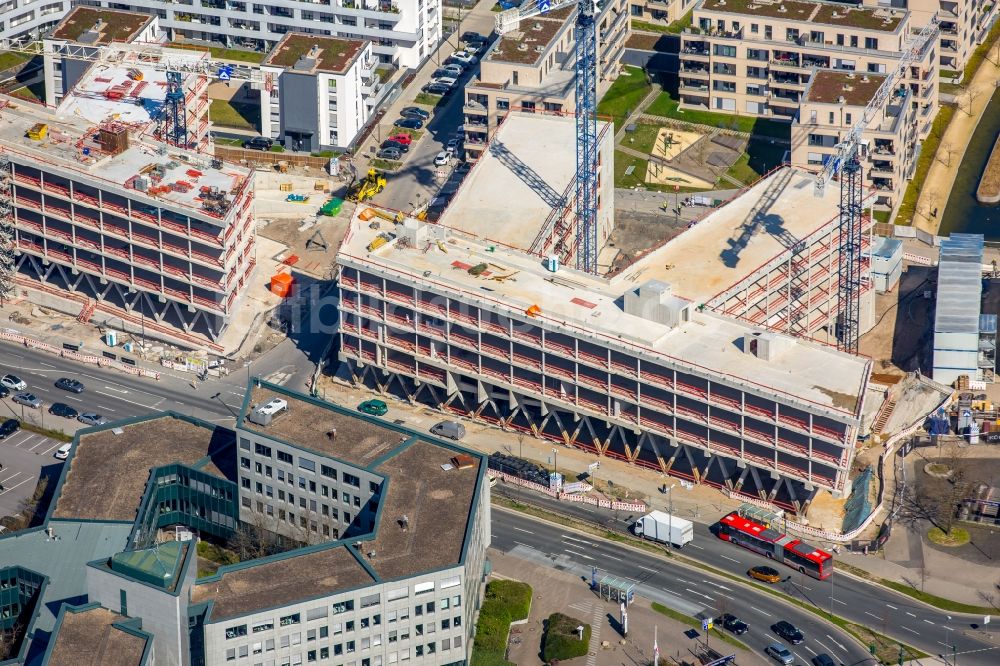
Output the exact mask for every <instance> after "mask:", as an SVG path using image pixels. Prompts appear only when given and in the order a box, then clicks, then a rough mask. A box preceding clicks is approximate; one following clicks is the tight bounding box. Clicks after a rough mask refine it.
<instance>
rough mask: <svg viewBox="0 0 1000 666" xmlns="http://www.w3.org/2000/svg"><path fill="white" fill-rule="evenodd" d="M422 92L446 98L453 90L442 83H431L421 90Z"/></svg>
mask: <svg viewBox="0 0 1000 666" xmlns="http://www.w3.org/2000/svg"><path fill="white" fill-rule="evenodd" d="M421 90H423V92H425V93H427V94H428V95H441V96H442V97H446V96H448V95H450V94H451V91H452V90H453V88H452V87H451V86H446V85H444V84H442V83H429V84H427V85H426V86H424V87H423V88H421Z"/></svg>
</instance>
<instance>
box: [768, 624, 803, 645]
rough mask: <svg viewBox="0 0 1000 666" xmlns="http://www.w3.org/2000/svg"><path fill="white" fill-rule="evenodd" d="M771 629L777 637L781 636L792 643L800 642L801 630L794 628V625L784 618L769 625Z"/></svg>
mask: <svg viewBox="0 0 1000 666" xmlns="http://www.w3.org/2000/svg"><path fill="white" fill-rule="evenodd" d="M771 631H773V632H774V633H775V634H776V635H777V636H778V637H779V638H783V639H785V640H786V641H788V642H789V643H791V644H792V645H798V644H799V643H801V642H802V638H803V637H802V632H801V631H799V630H798V629H796V628H795V625H794V624H792V623H791V622H786V621H785V620H779V621H778V622H775V623H774V624H772V625H771Z"/></svg>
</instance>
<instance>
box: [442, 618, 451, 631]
mask: <svg viewBox="0 0 1000 666" xmlns="http://www.w3.org/2000/svg"><path fill="white" fill-rule="evenodd" d="M446 629H451V619H450V618H447V617H446V618H445V619H443V620H441V631H444V630H446Z"/></svg>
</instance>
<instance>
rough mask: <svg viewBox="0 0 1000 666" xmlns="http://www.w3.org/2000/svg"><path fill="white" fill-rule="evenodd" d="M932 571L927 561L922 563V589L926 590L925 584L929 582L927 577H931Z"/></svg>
mask: <svg viewBox="0 0 1000 666" xmlns="http://www.w3.org/2000/svg"><path fill="white" fill-rule="evenodd" d="M930 574H931V572H930V571H929V570H928V569H927V564H926V563H925V562H921V563H920V591H921V592H923V591H924V585H925V584H926V583H927V578H928V577H930Z"/></svg>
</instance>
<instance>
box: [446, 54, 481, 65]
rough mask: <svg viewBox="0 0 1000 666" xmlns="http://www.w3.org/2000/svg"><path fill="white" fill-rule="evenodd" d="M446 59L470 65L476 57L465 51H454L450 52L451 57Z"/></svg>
mask: <svg viewBox="0 0 1000 666" xmlns="http://www.w3.org/2000/svg"><path fill="white" fill-rule="evenodd" d="M448 60H454V61H455V62H460V63H462V64H463V65H471V64H473V63H474V62H476V60H478V58H476V56H474V55H472V54H471V53H468V52H466V51H455V52H454V53H452V54H451V57H450V58H448Z"/></svg>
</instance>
